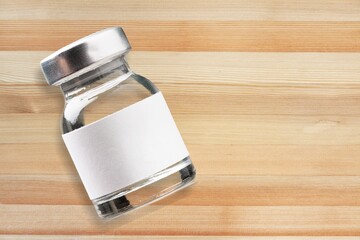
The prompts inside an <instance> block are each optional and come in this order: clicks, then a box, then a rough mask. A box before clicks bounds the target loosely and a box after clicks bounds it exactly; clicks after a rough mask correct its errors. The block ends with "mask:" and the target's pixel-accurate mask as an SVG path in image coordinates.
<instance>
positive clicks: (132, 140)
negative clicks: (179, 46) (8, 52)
mask: <svg viewBox="0 0 360 240" xmlns="http://www.w3.org/2000/svg"><path fill="white" fill-rule="evenodd" d="M130 49H131V46H130V44H129V42H128V39H127V37H126V35H125V33H124V32H123V30H122V29H121V28H120V27H113V28H108V29H104V30H102V31H99V32H96V33H94V34H91V35H89V36H87V37H84V38H82V39H80V40H78V41H76V42H74V43H71V44H69V45H68V46H65V47H63V48H61V49H60V50H58V51H56V52H54V53H53V54H51V55H50V56H48V57H46V58H45V59H43V60H42V61H41V63H40V65H41V69H42V71H43V73H44V76H45V79H46V81H47V82H48V83H49V84H50V85H55V86H60V88H61V90H62V92H63V95H64V98H65V107H64V113H63V115H62V123H61V128H62V133H63V135H62V136H63V139H64V142H65V144H66V146H67V149H68V151H69V153H70V155H71V158H72V159H73V161H74V164H75V167H76V169H77V171H78V173H79V175H80V178H81V180H82V182H83V184H84V187H85V189H86V191H87V193H88V195H89V197H90V199H91V201H92V202H93V204H94V206H95V209H96V211H97V213H98V215H99V216H100V217H101V218H106V219H110V218H113V217H116V216H119V215H121V214H122V213H126V212H128V211H130V210H133V209H136V208H138V207H141V206H144V205H146V204H149V203H151V202H154V201H156V200H159V199H161V198H162V197H164V196H166V195H168V194H170V193H173V192H175V191H177V190H179V189H181V188H184V187H186V186H188V185H190V184H191V183H192V182H193V180H194V178H195V168H194V166H193V164H192V162H191V159H190V157H189V153H188V152H187V149H186V146H185V145H184V143H183V141H182V138H181V135H180V134H179V132H178V129H177V127H176V125H175V122H174V120H173V119H172V117H171V114H170V111H169V109H168V108H167V105H166V102H165V100H164V98H163V96H162V94H161V92H160V91H159V89H158V88H157V87H156V86H155V85H154V84H153V83H152V82H151V81H150V80H149V79H147V78H145V77H143V76H141V75H138V74H136V73H134V72H133V71H132V70H131V69H130V68H129V65H128V64H127V62H126V60H125V55H126V54H127V53H128V52H129V51H130Z"/></svg>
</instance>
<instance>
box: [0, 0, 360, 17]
mask: <svg viewBox="0 0 360 240" xmlns="http://www.w3.org/2000/svg"><path fill="white" fill-rule="evenodd" d="M1 5H2V7H3V8H4V9H6V10H7V11H2V12H1V15H0V19H8V20H9V19H11V20H20V19H21V20H33V19H61V20H63V19H71V20H84V19H90V20H92V19H96V20H104V19H106V20H273V21H339V20H341V21H359V20H360V15H359V11H360V4H359V2H358V1H357V0H344V1H337V0H318V1H311V0H298V1H294V0H290V1H278V2H275V1H266V0H255V1H253V0H223V1H221V2H219V1H217V0H206V1H205V0H197V1H191V0H182V1H179V0H175V1H174V0H170V1H162V0H153V1H151V2H150V1H139V0H123V1H115V0H110V1H109V0H107V1H103V2H102V3H99V2H98V1H96V0H88V1H87V4H84V3H83V2H81V1H71V0H63V1H47V2H44V1H27V0H6V1H4V0H2V1H1Z"/></svg>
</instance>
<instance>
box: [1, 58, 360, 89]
mask: <svg viewBox="0 0 360 240" xmlns="http://www.w3.org/2000/svg"><path fill="white" fill-rule="evenodd" d="M51 53H52V51H0V83H1V86H3V85H4V84H28V83H29V84H41V85H45V79H44V77H43V75H42V73H41V70H40V66H39V65H38V63H40V61H41V60H42V59H43V58H45V57H46V56H48V55H50V54H51ZM127 60H128V62H129V64H130V66H131V67H132V69H133V70H134V71H135V72H138V73H140V74H142V75H144V76H146V77H148V78H150V79H151V80H153V81H154V82H155V83H161V84H166V85H168V84H176V83H177V84H196V83H198V84H206V88H205V87H204V88H203V91H207V87H211V85H215V84H216V85H226V84H228V85H230V86H234V85H241V86H242V87H246V86H248V85H258V87H263V86H274V87H276V86H278V87H280V86H283V87H284V86H288V85H291V86H292V88H293V91H292V92H295V91H296V90H297V89H296V86H302V87H308V88H310V89H308V90H306V89H303V91H306V92H309V91H314V93H316V94H329V95H331V94H332V93H336V92H332V91H330V92H328V91H329V90H330V89H328V88H330V87H332V88H334V91H335V90H336V88H340V89H339V90H344V91H343V92H338V93H339V94H340V93H343V94H344V93H346V91H350V90H351V89H352V88H354V87H356V86H359V84H360V83H359V81H358V79H359V77H360V70H359V69H360V53H301V52H300V53H297V52H295V53H294V52H291V53H278V52H261V53H255V52H162V51H159V52H148V51H131V52H130V53H129V54H128V55H127ZM20 66H21V71H20V69H19V67H20ZM209 85H210V86H209ZM311 86H313V87H318V89H317V91H315V90H311ZM322 87H327V89H328V90H327V91H322ZM290 90H291V89H289V91H290ZM266 92H267V89H264V91H263V92H262V93H263V94H265V93H266ZM354 93H358V92H354Z"/></svg>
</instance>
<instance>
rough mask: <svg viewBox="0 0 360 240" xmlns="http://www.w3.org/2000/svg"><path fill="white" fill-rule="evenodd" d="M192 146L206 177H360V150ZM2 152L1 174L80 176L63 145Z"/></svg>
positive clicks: (7, 147) (6, 147)
mask: <svg viewBox="0 0 360 240" xmlns="http://www.w3.org/2000/svg"><path fill="white" fill-rule="evenodd" d="M187 147H188V148H189V151H190V155H191V157H192V160H193V161H194V163H195V166H196V167H197V170H198V173H199V174H202V175H211V176H214V175H215V176H216V175H246V176H249V175H255V176H260V175H262V176H319V175H320V176H339V175H343V176H355V175H359V172H360V147H359V145H339V146H334V145H261V144H257V145H242V144H231V145H224V144H216V145H214V144H207V143H203V144H187ZM0 152H1V161H0V174H3V175H19V176H21V175H22V174H24V175H34V176H35V175H72V176H76V177H77V173H76V171H75V168H74V166H73V163H72V161H71V159H70V156H69V155H68V153H67V150H66V148H65V146H64V144H63V143H62V142H59V143H38V144H36V143H25V144H21V143H14V144H0ZM19 153H21V155H19ZM19 156H22V157H19Z"/></svg>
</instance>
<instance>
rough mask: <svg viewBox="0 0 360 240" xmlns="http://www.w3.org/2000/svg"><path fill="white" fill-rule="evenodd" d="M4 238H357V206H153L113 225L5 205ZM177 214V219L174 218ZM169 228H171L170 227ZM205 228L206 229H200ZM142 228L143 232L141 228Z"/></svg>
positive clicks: (86, 213) (90, 216) (71, 211)
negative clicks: (32, 235) (10, 235)
mask: <svg viewBox="0 0 360 240" xmlns="http://www.w3.org/2000/svg"><path fill="white" fill-rule="evenodd" d="M0 212H1V215H0V221H1V222H2V223H3V224H1V225H0V233H1V234H10V233H11V234H41V235H42V234H55V235H56V234H65V235H68V234H84V235H94V234H102V235H151V234H154V233H156V235H199V236H200V235H230V236H231V235H242V236H247V235H255V236H278V235H285V236H289V235H298V236H319V235H325V234H326V235H327V236H356V235H358V234H360V207H354V206H336V207H335V206H332V207H329V206H312V207H309V206H306V207H304V206H291V207H288V206H271V207H268V206H265V207H264V206H251V207H250V206H224V207H213V206H154V205H152V206H149V207H146V208H143V209H139V210H138V211H137V212H134V213H133V214H130V215H127V216H124V217H122V218H119V219H117V220H115V221H112V222H107V223H101V222H100V221H99V220H96V216H95V214H96V213H95V211H94V210H93V207H91V206H78V205H76V206H72V205H66V206H65V205H63V206H59V205H56V206H54V205H8V204H1V205H0ZM169 213H171V214H169ZM164 223H166V224H164ZM199 223H200V224H199ZM139 226H141V227H139Z"/></svg>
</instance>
